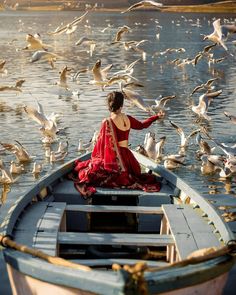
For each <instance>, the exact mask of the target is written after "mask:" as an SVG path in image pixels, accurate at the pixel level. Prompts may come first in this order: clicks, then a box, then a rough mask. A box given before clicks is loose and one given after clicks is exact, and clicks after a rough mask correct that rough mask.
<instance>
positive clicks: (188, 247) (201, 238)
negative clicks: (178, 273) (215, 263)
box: [161, 204, 221, 262]
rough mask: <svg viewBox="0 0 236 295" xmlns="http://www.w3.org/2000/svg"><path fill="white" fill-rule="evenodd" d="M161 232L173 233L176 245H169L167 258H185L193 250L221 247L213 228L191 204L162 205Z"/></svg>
mask: <svg viewBox="0 0 236 295" xmlns="http://www.w3.org/2000/svg"><path fill="white" fill-rule="evenodd" d="M162 209H163V213H164V215H163V220H162V224H161V234H169V233H171V234H172V236H173V239H174V241H175V246H170V247H168V251H167V260H169V261H170V262H173V261H175V260H176V259H177V260H182V259H185V258H186V257H187V256H188V255H189V254H190V253H192V252H193V251H196V250H199V249H202V248H209V247H214V246H216V247H219V246H220V245H221V244H220V241H219V240H218V239H217V237H216V236H215V234H214V233H213V228H212V227H211V226H210V225H209V224H208V223H207V221H205V220H204V219H203V218H202V217H201V216H200V215H199V214H198V213H197V212H196V210H194V209H193V208H192V207H191V206H189V205H173V204H172V205H162Z"/></svg>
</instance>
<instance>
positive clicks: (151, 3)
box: [121, 0, 163, 13]
mask: <svg viewBox="0 0 236 295" xmlns="http://www.w3.org/2000/svg"><path fill="white" fill-rule="evenodd" d="M162 5H163V4H162V3H159V2H156V1H151V0H144V1H140V2H138V3H135V4H133V5H131V6H130V7H129V8H128V9H126V10H124V11H122V12H121V13H126V12H129V11H131V10H134V9H137V8H156V9H160V7H161V6H162Z"/></svg>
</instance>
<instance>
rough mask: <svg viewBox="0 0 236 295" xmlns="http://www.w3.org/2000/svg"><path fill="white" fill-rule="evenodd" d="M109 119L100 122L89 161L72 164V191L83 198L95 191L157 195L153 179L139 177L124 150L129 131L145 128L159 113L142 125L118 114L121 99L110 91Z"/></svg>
mask: <svg viewBox="0 0 236 295" xmlns="http://www.w3.org/2000/svg"><path fill="white" fill-rule="evenodd" d="M107 103H108V109H109V111H110V117H109V118H106V119H104V120H103V122H102V125H101V129H100V132H99V135H98V138H97V141H96V144H95V146H94V149H93V152H92V155H91V159H89V160H87V161H79V160H78V161H76V162H75V169H74V172H75V173H76V177H77V178H76V180H75V187H76V188H77V190H78V191H79V192H80V193H81V194H82V195H83V196H84V197H89V196H90V195H91V194H93V193H94V192H96V187H110V188H132V189H142V190H145V191H159V190H160V183H158V182H157V181H156V179H155V176H154V175H152V174H148V173H141V167H140V165H139V163H138V161H137V160H136V159H135V157H134V155H133V153H132V152H131V151H130V150H129V148H128V138H129V132H130V129H138V130H141V129H143V128H148V127H149V126H150V125H151V124H152V123H153V122H155V121H156V120H158V119H160V118H162V117H163V116H164V113H163V112H159V113H158V114H157V115H155V116H152V117H150V118H148V119H146V120H145V121H143V122H140V121H138V120H136V119H135V118H133V117H131V116H129V115H126V114H124V113H123V112H122V107H123V103H124V95H123V93H122V92H118V91H113V92H111V93H109V94H108V96H107Z"/></svg>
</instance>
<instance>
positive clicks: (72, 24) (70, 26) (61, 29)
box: [48, 11, 88, 36]
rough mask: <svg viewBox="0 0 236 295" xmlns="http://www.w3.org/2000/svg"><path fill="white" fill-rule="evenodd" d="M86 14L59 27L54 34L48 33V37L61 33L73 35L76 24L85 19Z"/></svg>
mask: <svg viewBox="0 0 236 295" xmlns="http://www.w3.org/2000/svg"><path fill="white" fill-rule="evenodd" d="M87 14H88V11H86V12H85V13H84V14H83V15H81V16H80V17H77V18H76V19H75V20H73V21H72V22H70V23H68V24H66V25H65V26H61V27H59V28H57V29H56V30H55V31H54V32H48V35H53V36H56V35H60V34H62V33H66V34H68V35H70V34H72V33H74V31H75V30H76V29H77V27H78V24H79V23H80V22H81V21H82V20H83V19H84V18H85V16H86V15H87Z"/></svg>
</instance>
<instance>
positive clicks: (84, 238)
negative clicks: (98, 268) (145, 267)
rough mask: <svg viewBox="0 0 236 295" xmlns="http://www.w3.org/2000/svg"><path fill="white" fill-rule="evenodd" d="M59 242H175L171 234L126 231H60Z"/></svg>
mask: <svg viewBox="0 0 236 295" xmlns="http://www.w3.org/2000/svg"><path fill="white" fill-rule="evenodd" d="M58 243H59V244H76V245H77V244H78V245H79V244H81V245H82V244H85V245H129V246H132V245H134V246H166V245H172V244H173V243H174V241H173V238H172V236H171V235H159V234H130V233H129V234H124V233H119V234H118V233H76V232H59V233H58Z"/></svg>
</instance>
